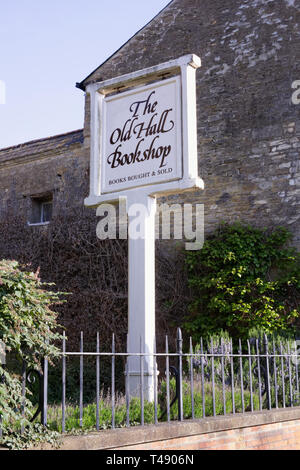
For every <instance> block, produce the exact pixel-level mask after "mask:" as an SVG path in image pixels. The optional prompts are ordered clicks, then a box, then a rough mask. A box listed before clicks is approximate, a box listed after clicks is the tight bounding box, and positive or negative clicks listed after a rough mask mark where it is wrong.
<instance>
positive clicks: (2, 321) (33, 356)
mask: <svg viewBox="0 0 300 470" xmlns="http://www.w3.org/2000/svg"><path fill="white" fill-rule="evenodd" d="M48 286H49V284H48V285H46V284H42V283H41V282H40V280H39V279H38V276H37V275H36V274H34V273H29V272H24V271H22V270H21V269H20V266H19V265H18V263H17V262H15V261H5V260H2V261H0V340H1V341H2V342H3V343H4V344H5V348H6V352H7V353H10V352H13V353H14V357H15V358H16V360H17V361H19V363H20V364H21V363H22V361H23V360H24V361H25V362H26V365H27V368H35V369H41V359H42V358H43V357H45V356H47V357H48V358H49V359H50V360H51V358H54V357H56V356H57V355H58V353H59V350H58V349H57V348H56V346H55V342H56V341H57V340H60V339H61V335H60V334H59V333H58V332H57V328H58V325H57V322H56V316H57V315H56V314H55V312H53V311H52V310H51V308H50V306H51V305H52V304H54V303H58V302H60V300H59V293H54V292H50V291H48V290H46V288H48ZM31 398H32V395H31V394H30V392H29V390H28V389H26V400H25V401H24V399H23V398H22V385H21V377H20V374H18V373H17V371H13V370H11V369H9V368H7V367H6V368H5V366H4V365H1V364H0V418H1V427H2V440H1V442H2V443H3V444H6V445H8V446H10V447H14V446H15V447H20V446H21V447H24V446H27V445H29V441H30V440H31V439H34V438H36V439H38V440H40V439H41V436H40V437H39V438H38V437H37V434H38V433H37V431H38V428H37V426H36V425H33V424H32V423H30V418H31V417H32V414H33V404H32V402H31ZM24 405H25V413H23V414H22V410H23V406H24ZM21 427H23V429H24V432H23V435H22V436H20V429H21ZM44 437H45V438H47V435H46V434H45V436H44ZM48 437H49V436H48ZM52 437H53V436H51V439H52Z"/></svg>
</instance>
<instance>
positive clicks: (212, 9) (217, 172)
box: [81, 0, 300, 247]
mask: <svg viewBox="0 0 300 470" xmlns="http://www.w3.org/2000/svg"><path fill="white" fill-rule="evenodd" d="M299 24H300V4H299V1H298V0H295V1H294V0H228V1H226V2H224V1H223V0H216V1H214V2H212V1H210V0H174V1H173V2H171V3H170V4H169V6H167V7H166V8H165V9H164V10H163V11H162V12H161V14H160V15H158V16H157V17H156V18H155V19H154V20H153V21H152V22H151V23H150V24H149V25H147V26H146V27H145V28H144V29H143V30H141V31H140V32H139V33H138V34H137V35H135V36H134V37H133V38H131V39H130V40H129V41H128V42H127V43H126V44H125V45H124V46H123V47H122V48H121V49H120V50H119V51H117V52H116V54H114V55H113V56H112V57H111V58H110V59H108V60H107V61H106V62H105V63H104V64H103V65H102V66H100V67H99V68H98V69H97V70H96V71H95V72H93V73H92V74H91V75H90V76H88V77H87V79H86V80H84V81H83V82H82V83H81V86H82V87H83V88H84V86H85V85H87V84H88V83H90V82H95V81H101V80H106V79H109V78H112V77H114V76H118V75H122V74H124V73H129V72H133V71H135V70H139V69H142V68H144V67H148V66H152V65H155V64H158V63H160V62H166V61H168V60H170V59H174V58H177V57H179V56H181V55H184V54H188V53H195V54H197V55H199V56H200V57H201V59H202V67H201V68H200V69H198V71H197V112H198V157H199V174H200V176H201V177H202V178H203V179H204V182H205V191H204V192H199V193H195V194H194V195H193V196H192V197H191V196H186V197H185V198H182V197H178V198H177V201H179V200H183V201H192V202H193V201H197V202H203V203H204V204H205V224H206V230H207V231H211V230H212V229H214V228H215V227H216V226H217V224H218V223H219V222H220V221H222V220H225V221H233V220H238V219H241V220H245V221H247V222H250V223H253V224H257V225H260V226H261V225H263V226H267V227H270V226H271V227H272V226H274V225H285V226H287V227H288V228H289V229H290V230H291V231H292V232H293V234H294V243H295V244H296V245H297V246H298V247H300V213H299V203H300V163H299V162H300V159H299V148H300V119H299V116H300V114H299V112H300V105H298V106H296V105H294V104H292V102H291V95H292V88H291V84H292V82H293V81H294V80H297V79H300V32H299ZM84 134H85V139H86V141H87V142H88V141H89V97H88V96H87V98H86V116H85V127H84Z"/></svg>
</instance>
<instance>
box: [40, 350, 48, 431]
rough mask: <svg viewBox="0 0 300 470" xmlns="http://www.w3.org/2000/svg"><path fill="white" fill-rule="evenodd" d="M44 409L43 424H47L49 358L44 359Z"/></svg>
mask: <svg viewBox="0 0 300 470" xmlns="http://www.w3.org/2000/svg"><path fill="white" fill-rule="evenodd" d="M42 400H43V409H42V413H41V415H42V425H43V426H47V414H48V359H47V357H45V358H44V359H43V395H42Z"/></svg>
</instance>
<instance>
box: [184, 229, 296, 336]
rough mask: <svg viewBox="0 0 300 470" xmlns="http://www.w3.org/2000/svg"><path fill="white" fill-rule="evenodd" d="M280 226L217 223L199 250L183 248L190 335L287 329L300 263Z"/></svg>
mask: <svg viewBox="0 0 300 470" xmlns="http://www.w3.org/2000/svg"><path fill="white" fill-rule="evenodd" d="M290 239H291V235H290V233H289V232H288V231H287V230H285V229H284V228H277V229H275V230H273V231H272V232H270V233H268V232H266V231H264V230H260V229H256V228H253V227H249V226H243V225H240V224H234V225H231V226H230V225H223V226H222V227H221V228H220V229H219V230H218V231H217V232H216V233H215V234H214V235H212V236H211V237H210V238H209V239H208V240H207V241H206V242H205V243H204V246H203V248H202V250H200V251H192V252H187V254H186V267H187V273H188V281H189V285H190V287H191V289H192V295H193V300H192V302H191V304H190V305H189V314H188V315H187V316H186V318H185V323H184V328H185V330H186V331H187V332H188V333H189V334H191V335H192V336H193V339H194V340H196V341H199V340H200V337H201V336H203V337H208V336H210V335H212V334H213V333H218V332H219V331H220V330H227V331H229V333H230V334H231V336H234V337H236V336H240V337H244V338H245V337H247V335H248V331H249V330H250V329H251V328H258V329H260V330H263V331H264V332H266V333H275V332H282V331H289V330H291V329H293V328H294V326H295V325H296V320H297V319H298V318H299V300H300V263H299V254H297V253H296V251H295V249H293V248H288V247H286V244H287V242H288V241H289V240H290Z"/></svg>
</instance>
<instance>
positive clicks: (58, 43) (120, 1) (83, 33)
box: [0, 0, 170, 148]
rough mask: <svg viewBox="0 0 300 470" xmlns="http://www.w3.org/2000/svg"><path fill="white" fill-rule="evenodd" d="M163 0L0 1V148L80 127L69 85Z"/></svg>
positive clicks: (80, 99)
mask: <svg viewBox="0 0 300 470" xmlns="http://www.w3.org/2000/svg"><path fill="white" fill-rule="evenodd" d="M169 1H170V0H109V1H104V0H84V1H83V0H81V1H79V0H11V1H8V0H0V148H4V147H8V146H11V145H17V144H20V143H23V142H27V141H29V140H33V139H39V138H43V137H49V136H51V135H56V134H61V133H64V132H68V131H72V130H76V129H80V128H82V127H83V114H84V92H83V91H81V90H79V89H78V88H76V87H75V83H76V82H80V81H81V80H83V79H84V78H85V77H86V76H87V75H89V74H90V73H91V72H92V71H93V70H94V69H95V68H96V67H98V66H99V65H100V64H102V62H104V61H105V60H106V59H107V58H108V57H109V56H110V55H111V54H113V53H114V52H115V51H116V50H117V49H118V48H119V47H120V46H122V44H124V43H125V42H126V41H127V40H128V39H129V38H130V37H131V36H133V35H134V34H135V33H136V32H137V31H138V30H139V29H140V28H142V27H143V26H144V25H145V24H146V23H147V22H148V21H150V20H151V19H152V18H153V17H154V16H155V15H156V14H157V13H159V11H160V10H162V9H163V8H164V7H165V6H166V5H167V4H168V3H169Z"/></svg>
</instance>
